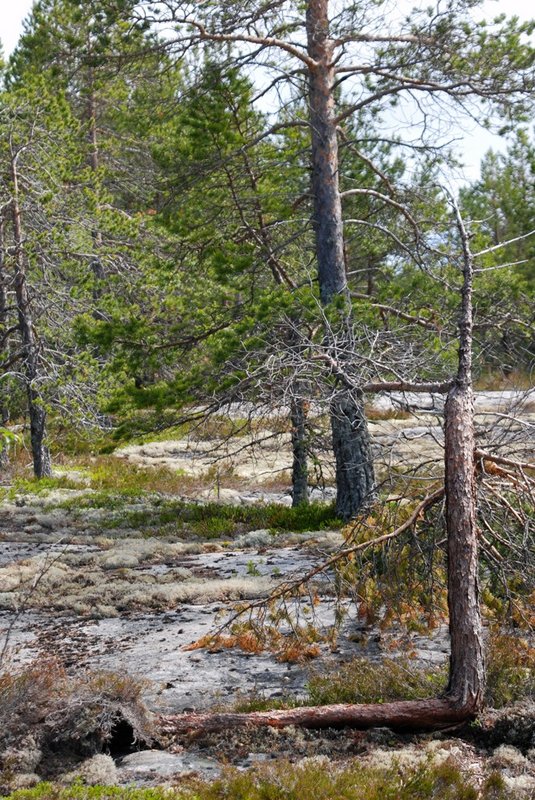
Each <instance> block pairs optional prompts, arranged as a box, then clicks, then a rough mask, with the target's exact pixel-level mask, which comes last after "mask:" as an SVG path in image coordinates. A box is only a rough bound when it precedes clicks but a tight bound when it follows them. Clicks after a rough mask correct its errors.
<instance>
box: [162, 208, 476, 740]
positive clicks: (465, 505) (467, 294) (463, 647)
mask: <svg viewBox="0 0 535 800" xmlns="http://www.w3.org/2000/svg"><path fill="white" fill-rule="evenodd" d="M451 202H452V205H453V209H454V213H455V218H456V224H457V230H458V234H459V239H460V243H461V269H462V288H461V303H460V313H459V323H458V337H459V355H458V366H457V373H456V376H455V378H454V380H453V381H452V382H451V385H450V387H449V389H448V392H447V400H446V404H445V485H444V495H445V498H446V528H447V553H448V607H449V631H450V639H451V655H450V673H449V684H448V687H447V690H446V692H445V694H444V696H443V697H439V698H430V699H428V700H417V701H400V702H392V703H384V704H381V705H376V704H372V705H367V704H366V705H360V704H338V705H330V706H322V707H302V708H296V709H289V710H279V711H262V712H253V713H249V714H244V713H227V714H209V713H208V714H183V715H178V716H172V717H166V718H165V720H164V730H166V731H168V732H174V733H179V732H187V731H192V730H195V731H198V730H202V731H215V730H221V729H224V728H226V727H228V726H234V727H236V726H247V725H256V726H275V727H283V726H287V725H300V726H304V727H309V728H321V727H329V726H344V725H351V726H355V727H364V728H365V727H371V726H376V725H387V726H389V727H393V728H398V729H429V728H440V727H442V726H447V725H451V724H456V723H460V722H462V721H464V720H467V719H470V718H472V717H473V716H475V715H476V713H477V712H478V711H479V710H480V708H481V706H482V703H483V693H484V685H485V665H484V655H483V642H482V625H481V611H480V603H479V590H478V532H477V523H476V469H475V457H476V456H475V443H474V408H473V406H474V400H473V387H472V335H473V310H472V291H473V276H474V258H473V255H472V253H471V250H470V245H469V235H468V233H467V230H466V227H465V224H464V222H463V219H462V217H461V214H460V212H459V210H458V208H457V205H456V204H455V202H454V201H453V200H452V201H451ZM441 498H442V490H439V491H438V492H435V493H433V495H431V496H429V497H428V498H426V501H425V502H424V504H423V505H422V504H420V506H419V507H418V508H417V509H416V511H415V513H414V514H413V515H412V516H411V518H410V519H409V520H407V522H406V523H405V524H404V525H403V526H401V528H400V529H399V530H398V531H394V532H393V533H392V534H390V535H388V538H391V537H392V536H396V535H398V534H399V533H400V532H402V530H405V529H407V527H408V526H410V525H411V524H414V522H415V521H416V519H417V518H418V516H420V515H421V514H422V513H423V512H424V511H425V510H426V508H427V507H429V506H430V505H431V504H432V503H434V502H436V501H437V500H438V499H441ZM377 541H379V540H377ZM361 547H366V544H362V545H357V546H356V547H354V548H352V549H353V550H356V549H358V548H361ZM350 549H351V548H350ZM346 552H347V551H346ZM337 557H339V556H336V557H335V558H337Z"/></svg>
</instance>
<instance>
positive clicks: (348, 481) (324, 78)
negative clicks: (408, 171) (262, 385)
mask: <svg viewBox="0 0 535 800" xmlns="http://www.w3.org/2000/svg"><path fill="white" fill-rule="evenodd" d="M306 30H307V47H308V55H309V56H310V57H311V58H312V59H314V62H315V66H311V67H309V104H310V127H311V131H312V134H311V136H312V148H311V152H312V195H313V202H314V215H313V222H314V231H315V237H316V256H317V263H318V280H319V289H320V298H321V302H322V303H323V305H324V306H329V305H331V304H333V301H335V300H336V298H341V299H342V306H343V308H342V313H341V314H340V321H339V323H337V324H338V325H339V327H340V328H341V330H338V331H335V333H336V335H337V337H338V338H339V345H340V347H341V349H342V351H345V352H346V357H347V355H349V356H350V354H351V346H352V335H351V327H352V319H351V299H350V296H349V289H348V285H347V275H346V266H345V256H344V228H343V219H342V200H341V196H340V185H339V157H338V134H337V129H336V128H337V126H336V118H335V117H336V115H335V80H336V74H335V65H334V59H333V54H334V42H333V40H332V39H330V38H329V2H328V0H309V3H308V7H307V15H306ZM331 428H332V443H333V451H334V456H335V462H336V489H337V500H336V509H337V513H338V515H339V516H340V517H341V518H342V519H343V520H349V519H351V518H352V517H354V516H355V514H356V513H357V512H358V511H359V509H361V508H362V506H363V503H365V502H367V501H370V500H372V499H373V497H374V485H375V476H374V471H373V459H372V452H371V444H370V437H369V433H368V426H367V422H366V417H365V415H364V410H363V407H362V403H361V402H360V400H358V399H355V397H354V394H353V393H350V392H349V391H345V390H342V391H341V392H340V393H339V395H338V397H337V399H336V400H335V401H334V402H333V404H332V408H331Z"/></svg>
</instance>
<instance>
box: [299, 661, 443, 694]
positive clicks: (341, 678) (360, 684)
mask: <svg viewBox="0 0 535 800" xmlns="http://www.w3.org/2000/svg"><path fill="white" fill-rule="evenodd" d="M446 681H447V675H446V671H445V669H442V668H440V669H436V668H435V669H425V668H422V667H417V666H415V664H414V663H412V662H411V661H409V660H408V659H388V658H387V659H384V660H383V661H381V662H378V663H374V662H372V661H370V660H369V659H366V658H356V659H353V660H352V661H350V662H348V663H347V664H344V665H343V666H342V667H341V668H340V669H339V670H337V671H336V672H334V673H329V675H313V676H312V677H311V679H310V680H309V682H308V685H307V690H308V702H309V703H310V704H311V705H330V704H331V703H387V702H390V701H393V700H420V699H424V698H426V697H432V696H434V695H437V694H439V693H440V692H441V691H443V689H444V687H445V685H446Z"/></svg>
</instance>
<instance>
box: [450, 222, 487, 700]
mask: <svg viewBox="0 0 535 800" xmlns="http://www.w3.org/2000/svg"><path fill="white" fill-rule="evenodd" d="M455 212H456V215H457V227H458V230H459V233H460V236H461V240H462V246H463V272H464V275H463V288H462V301H461V313H460V320H459V364H458V370H457V379H456V381H455V384H454V386H453V387H452V388H451V389H450V391H449V394H448V397H447V400H446V407H445V415H446V420H445V489H446V527H447V532H448V608H449V620H450V622H449V624H450V639H451V655H450V681H449V687H448V695H449V696H450V697H451V698H452V700H453V701H454V702H455V704H456V705H458V706H459V707H462V708H468V709H471V710H474V711H475V710H478V709H479V707H480V706H481V704H482V702H483V692H484V688H485V664H484V656H483V642H482V634H481V611H480V605H479V589H478V537H477V522H476V477H475V475H476V473H475V441H474V400H473V389H472V327H473V319H472V317H473V314H472V280H473V259H472V255H471V252H470V247H469V241H468V235H467V232H466V229H465V227H464V223H463V220H462V217H461V215H460V213H459V210H458V209H457V207H455Z"/></svg>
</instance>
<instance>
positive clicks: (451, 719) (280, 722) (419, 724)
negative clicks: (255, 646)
mask: <svg viewBox="0 0 535 800" xmlns="http://www.w3.org/2000/svg"><path fill="white" fill-rule="evenodd" d="M469 716H470V714H469V713H467V711H466V709H464V708H459V707H458V706H456V705H455V703H453V702H451V701H450V700H448V699H444V700H441V699H430V700H405V701H399V702H395V703H384V704H379V703H376V704H370V705H351V704H339V705H333V706H303V707H302V708H292V709H285V710H281V711H253V712H251V713H249V714H231V713H229V714H209V713H208V714H179V715H177V716H167V717H161V728H160V729H161V731H162V732H163V733H169V734H173V733H188V732H190V731H195V732H204V733H208V732H211V731H220V730H225V729H226V728H230V729H232V728H243V727H248V726H251V727H272V728H284V727H286V726H288V725H298V726H300V727H302V728H337V727H344V726H348V727H353V728H361V729H364V728H373V727H378V726H385V725H386V726H388V727H389V728H392V729H395V730H401V731H410V730H433V729H437V728H441V727H446V726H450V725H456V724H459V723H461V722H464V721H465V720H466V719H467V718H468V717H469Z"/></svg>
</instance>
